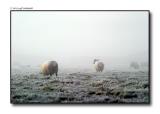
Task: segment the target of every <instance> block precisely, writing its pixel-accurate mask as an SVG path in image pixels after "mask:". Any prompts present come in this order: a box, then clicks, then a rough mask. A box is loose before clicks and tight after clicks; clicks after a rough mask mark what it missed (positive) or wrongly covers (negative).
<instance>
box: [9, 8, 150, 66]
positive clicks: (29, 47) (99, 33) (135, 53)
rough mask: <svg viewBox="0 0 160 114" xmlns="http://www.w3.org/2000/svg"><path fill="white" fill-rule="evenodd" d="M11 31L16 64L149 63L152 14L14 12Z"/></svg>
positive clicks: (13, 55)
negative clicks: (97, 60) (86, 61)
mask: <svg viewBox="0 0 160 114" xmlns="http://www.w3.org/2000/svg"><path fill="white" fill-rule="evenodd" d="M11 27H12V28H11V29H12V33H11V34H12V37H11V38H12V60H13V62H19V63H22V64H39V63H40V62H41V61H44V60H48V59H53V60H57V61H60V62H61V63H62V61H63V62H64V63H66V64H67V61H69V60H70V61H71V60H74V59H75V61H79V62H80V60H83V59H85V57H86V60H87V58H90V59H91V61H92V60H93V59H94V58H96V57H99V58H102V59H105V60H106V61H107V58H109V59H108V61H111V60H112V58H114V59H115V58H121V59H124V60H125V59H126V58H132V59H140V60H144V61H146V60H147V59H148V12H143V11H141V12H133V11H132V12H127V11H126V12H120V11H118V12H116V11H115V12H113V11H103V12H99V11H97V12H95V11H94V12H82V11H79V12H76V11H73V12H67V11H65V12H59V11H57V12H56V11H50V12H46V11H42V12H40V11H39V12H33V11H32V12H31V11H29V12H27V11H25V12H24V11H23V12H12V25H11ZM114 59H113V61H114ZM34 62H35V63H34ZM89 62H90V61H89ZM81 63H82V62H81ZM68 64H69V63H68ZM82 64H84V63H82Z"/></svg>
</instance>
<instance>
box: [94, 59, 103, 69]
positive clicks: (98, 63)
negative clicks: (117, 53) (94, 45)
mask: <svg viewBox="0 0 160 114" xmlns="http://www.w3.org/2000/svg"><path fill="white" fill-rule="evenodd" d="M93 64H94V65H95V66H94V67H95V69H96V71H97V72H102V71H103V69H104V64H103V62H100V61H99V60H98V59H94V61H93Z"/></svg>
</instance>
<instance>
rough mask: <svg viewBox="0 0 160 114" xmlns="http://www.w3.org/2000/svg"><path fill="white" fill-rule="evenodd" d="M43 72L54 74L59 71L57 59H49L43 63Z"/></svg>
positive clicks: (44, 73)
mask: <svg viewBox="0 0 160 114" xmlns="http://www.w3.org/2000/svg"><path fill="white" fill-rule="evenodd" d="M41 71H42V74H43V75H44V76H45V75H50V76H51V75H52V74H54V73H55V74H56V76H57V73H58V63H57V62H56V61H47V62H45V63H43V64H42V65H41Z"/></svg>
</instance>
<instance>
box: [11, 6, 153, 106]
mask: <svg viewBox="0 0 160 114" xmlns="http://www.w3.org/2000/svg"><path fill="white" fill-rule="evenodd" d="M19 11H20V12H22V11H23V12H24V11H30V12H31V11H34V12H40V11H45V12H46V11H60V12H61V11H67V12H68V11H72V12H73V11H76V12H78V11H84V12H85V11H91V12H92V11H94V12H102V11H103V12H106V11H107V12H110V11H111V12H112V11H113V12H114V11H121V12H143V11H144V12H148V46H149V49H148V51H149V53H148V57H149V58H148V59H149V64H148V65H149V66H148V76H149V77H148V78H149V93H148V94H149V100H148V103H22V104H21V103H16V104H14V103H13V102H12V101H11V73H12V71H11V69H12V68H11V65H12V64H11V63H12V61H11V57H12V51H11V49H12V43H11V42H12V40H11V36H12V34H11V33H12V31H11V30H12V29H11V28H12V26H11V25H12V24H11V23H12V21H11V20H12V12H19ZM151 44H152V40H151V13H150V10H25V9H24V10H16V9H15V10H10V103H11V104H13V105H15V106H19V105H118V106H119V105H138V106H139V105H141V106H143V105H144V106H149V105H151V85H152V83H151V75H152V61H151V60H152V58H151V57H152V53H151V50H152V49H151Z"/></svg>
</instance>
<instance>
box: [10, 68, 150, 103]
mask: <svg viewBox="0 0 160 114" xmlns="http://www.w3.org/2000/svg"><path fill="white" fill-rule="evenodd" d="M149 99H150V96H149V76H148V72H147V71H143V70H138V71H116V70H114V71H113V70H111V71H104V72H100V73H96V72H86V71H85V70H84V71H83V70H82V71H78V72H67V71H66V70H65V71H63V70H62V71H61V72H59V74H58V76H57V77H56V76H55V75H52V76H43V75H42V74H41V73H39V72H37V71H32V73H30V72H25V73H24V72H21V71H18V70H12V73H11V103H13V104H28V103H29V104H30V103H43V104H44V103H87V104H88V103H107V104H108V103H109V104H113V103H115V104H120V103H127V104H128V103H140V104H141V103H142V104H145V103H146V104H148V103H149Z"/></svg>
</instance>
